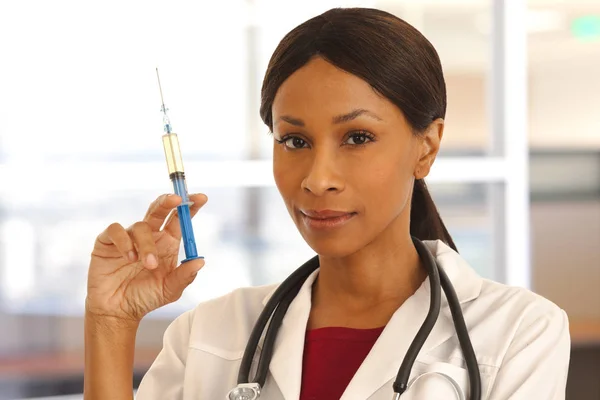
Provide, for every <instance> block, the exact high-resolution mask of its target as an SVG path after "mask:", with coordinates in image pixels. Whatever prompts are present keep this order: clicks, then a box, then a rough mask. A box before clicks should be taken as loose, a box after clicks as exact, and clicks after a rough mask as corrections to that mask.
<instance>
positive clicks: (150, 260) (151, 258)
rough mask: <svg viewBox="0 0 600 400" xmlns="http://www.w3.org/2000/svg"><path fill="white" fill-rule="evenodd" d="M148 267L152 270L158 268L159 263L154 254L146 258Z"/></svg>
mask: <svg viewBox="0 0 600 400" xmlns="http://www.w3.org/2000/svg"><path fill="white" fill-rule="evenodd" d="M146 265H147V266H149V267H152V268H154V267H156V266H158V261H157V260H156V257H155V256H154V254H148V255H147V256H146Z"/></svg>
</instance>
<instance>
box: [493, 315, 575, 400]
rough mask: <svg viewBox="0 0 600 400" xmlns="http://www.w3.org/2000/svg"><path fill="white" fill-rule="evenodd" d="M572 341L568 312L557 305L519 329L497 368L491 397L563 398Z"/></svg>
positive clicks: (517, 399)
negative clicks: (498, 368)
mask: <svg viewBox="0 0 600 400" xmlns="http://www.w3.org/2000/svg"><path fill="white" fill-rule="evenodd" d="M570 351H571V343H570V336H569V322H568V319H567V315H566V314H565V312H564V311H563V310H560V309H558V308H556V309H553V310H552V311H550V312H548V313H546V314H544V315H542V316H541V317H539V318H537V319H535V320H534V321H533V322H531V323H529V324H524V326H523V327H520V328H519V329H518V330H517V333H516V335H515V338H514V339H513V341H512V343H511V344H510V347H509V348H508V351H507V353H506V356H505V358H504V361H503V363H502V366H501V367H500V370H499V371H498V375H497V376H496V379H495V382H494V384H493V387H492V388H491V391H490V396H489V399H490V400H506V399H511V400H520V399H539V400H563V399H564V398H565V389H566V383H567V373H568V369H569V357H570Z"/></svg>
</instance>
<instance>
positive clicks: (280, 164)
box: [273, 145, 299, 203]
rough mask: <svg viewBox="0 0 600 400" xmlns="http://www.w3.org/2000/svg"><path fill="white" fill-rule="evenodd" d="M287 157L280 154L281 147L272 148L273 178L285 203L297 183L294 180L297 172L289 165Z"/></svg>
mask: <svg viewBox="0 0 600 400" xmlns="http://www.w3.org/2000/svg"><path fill="white" fill-rule="evenodd" d="M276 146H277V145H276ZM288 158H289V157H286V156H285V154H281V149H279V148H274V149H273V178H274V179H275V185H276V186H277V189H278V190H279V193H280V194H281V196H282V197H283V200H284V201H285V202H286V203H287V202H288V200H289V198H290V196H291V195H292V192H293V191H294V189H295V188H296V187H297V186H298V185H299V183H297V182H296V180H297V178H296V177H295V176H294V175H295V174H297V173H298V171H297V168H293V167H292V166H291V165H290V162H289V160H288ZM286 160H288V161H286Z"/></svg>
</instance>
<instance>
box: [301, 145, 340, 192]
mask: <svg viewBox="0 0 600 400" xmlns="http://www.w3.org/2000/svg"><path fill="white" fill-rule="evenodd" d="M324 150H325V149H322V151H315V152H314V153H313V154H314V156H313V159H312V162H311V164H310V169H309V170H308V172H307V174H306V176H305V178H304V179H303V180H302V189H304V190H305V191H307V192H310V193H312V194H314V195H315V196H323V195H324V194H325V193H327V192H341V191H343V190H344V186H345V184H344V179H343V177H342V175H341V174H340V173H339V170H338V168H339V166H338V165H337V163H336V157H335V155H334V154H330V153H328V152H326V151H324Z"/></svg>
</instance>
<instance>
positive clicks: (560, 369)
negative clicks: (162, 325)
mask: <svg viewBox="0 0 600 400" xmlns="http://www.w3.org/2000/svg"><path fill="white" fill-rule="evenodd" d="M425 244H426V245H427V246H428V247H429V249H430V250H431V251H432V254H434V256H435V257H436V258H437V260H438V263H439V264H440V266H441V267H442V268H443V269H444V271H445V272H446V273H447V275H448V277H449V278H450V280H451V281H452V284H453V285H454V288H455V290H456V293H457V295H458V298H459V300H460V303H461V307H462V310H463V314H464V318H465V321H466V324H467V327H468V329H469V334H470V337H471V341H472V344H473V347H474V350H475V354H476V355H477V360H478V363H479V369H480V373H481V381H482V399H489V400H505V399H512V400H519V399H524V400H525V399H526V400H531V399H536V400H558V399H564V398H565V386H566V378H567V370H568V364H569V354H570V338H569V329H568V320H567V316H566V314H565V312H564V311H563V310H561V309H560V308H558V307H557V306H556V305H554V304H553V303H551V302H550V301H548V300H546V299H544V298H542V297H540V296H538V295H536V294H534V293H532V292H530V291H528V290H524V289H521V288H514V287H508V286H505V285H502V284H499V283H496V282H492V281H489V280H486V279H483V278H481V277H480V276H478V275H477V274H476V273H475V271H473V269H471V268H470V267H469V266H468V265H467V263H466V262H465V261H464V260H463V259H462V258H461V257H460V256H459V255H458V254H457V253H456V252H454V251H453V250H452V249H450V248H449V247H448V246H446V245H445V244H443V243H442V242H440V241H428V242H425ZM317 273H318V271H315V273H313V274H312V275H311V277H310V278H309V279H308V280H307V281H306V283H305V284H304V286H303V287H302V289H301V290H300V292H299V294H298V295H297V297H296V299H295V300H294V301H293V302H292V304H291V305H290V308H289V309H288V312H287V314H286V316H285V318H284V320H283V323H282V326H281V329H280V331H279V334H278V337H277V341H276V344H275V349H274V354H273V358H272V361H271V363H270V367H269V375H268V378H267V381H266V384H265V387H264V388H263V391H262V394H261V399H262V400H283V399H285V400H297V399H299V396H300V383H301V373H302V355H303V346H304V334H305V329H306V323H307V320H308V315H309V311H310V307H311V287H312V283H313V282H314V280H315V278H316V276H317ZM275 288H276V285H270V286H262V287H253V288H243V289H238V290H236V291H234V292H232V293H230V294H228V295H226V296H223V297H220V298H217V299H214V300H211V301H208V302H205V303H202V304H199V305H198V306H197V307H196V308H195V309H194V310H191V311H189V312H187V313H184V314H183V315H181V316H180V317H178V318H177V319H176V320H175V321H174V322H173V323H172V324H171V325H170V326H169V327H168V329H167V331H166V333H165V336H164V347H163V349H162V351H161V352H160V354H159V355H158V357H157V359H156V361H155V362H154V364H153V365H152V366H151V368H150V370H149V371H148V372H147V374H146V375H145V376H144V378H143V380H142V382H141V384H140V387H139V390H138V392H137V397H136V399H137V400H171V399H182V400H222V399H225V398H226V395H227V393H228V391H229V390H230V389H231V388H233V387H235V386H236V378H237V374H238V368H239V365H240V362H241V358H242V354H243V352H244V348H245V346H246V341H247V339H248V336H249V335H250V332H251V330H252V327H253V325H254V322H255V320H256V318H257V317H258V315H259V313H260V311H261V310H262V308H263V307H264V304H266V302H267V300H268V299H269V297H270V295H271V294H272V293H273V291H274V290H275ZM429 291H430V289H429V280H426V281H425V282H424V283H423V284H422V285H421V287H420V288H419V289H418V290H417V291H416V292H415V293H414V295H413V296H411V297H410V298H409V299H408V300H407V301H406V302H405V303H404V304H403V305H402V306H401V307H400V308H399V309H398V310H397V311H396V312H395V313H394V315H393V316H392V318H391V320H390V321H389V323H388V324H387V326H386V327H385V329H384V331H383V332H382V334H381V336H380V337H379V339H378V340H377V342H376V343H375V345H374V346H373V348H372V350H371V352H370V353H369V354H368V356H367V357H366V359H365V360H364V362H363V363H362V365H361V366H360V368H359V369H358V371H357V372H356V374H355V375H354V377H353V378H352V380H351V382H350V384H349V385H348V387H347V388H346V391H345V392H344V394H343V396H342V397H341V399H342V400H365V399H369V400H390V399H391V398H392V396H393V389H392V383H393V381H394V379H395V377H396V374H397V372H398V368H399V366H400V364H401V362H402V359H403V357H404V354H405V353H406V350H407V348H408V346H409V345H410V343H411V342H412V340H413V338H414V337H415V334H416V333H417V330H418V329H419V327H420V326H421V323H422V322H423V319H424V318H425V315H426V314H427V311H428V308H429ZM442 299H443V300H442V311H441V313H440V316H439V318H438V320H437V323H436V325H435V327H434V328H433V331H432V332H431V334H430V336H429V338H428V339H427V341H426V342H425V345H424V346H423V348H422V349H421V352H420V353H419V356H418V358H417V360H416V362H415V364H414V367H413V369H412V372H411V377H410V380H409V382H410V381H412V380H413V379H414V377H416V376H419V375H421V374H423V373H425V372H428V371H437V372H442V373H444V374H446V375H447V376H449V377H451V378H452V379H454V380H455V381H456V382H457V383H458V384H459V385H460V386H461V387H462V388H463V390H464V391H465V393H466V394H467V396H468V391H469V381H468V373H467V370H466V366H465V362H464V358H463V355H462V352H461V350H460V345H459V343H458V340H457V336H456V333H455V329H454V325H453V323H452V319H451V315H450V311H449V308H448V303H447V301H446V298H445V296H442ZM254 367H256V363H254ZM251 376H252V374H251ZM454 398H457V397H456V394H455V389H454V388H453V386H452V385H451V384H450V383H449V381H448V380H446V379H445V378H441V377H440V375H437V374H430V375H427V376H424V377H423V378H422V379H419V381H418V382H417V383H416V384H415V385H414V386H413V387H411V388H409V390H408V391H407V392H406V393H405V394H404V395H403V396H402V399H403V400H410V399H426V400H435V399H443V400H451V399H454ZM467 398H468V397H467Z"/></svg>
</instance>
